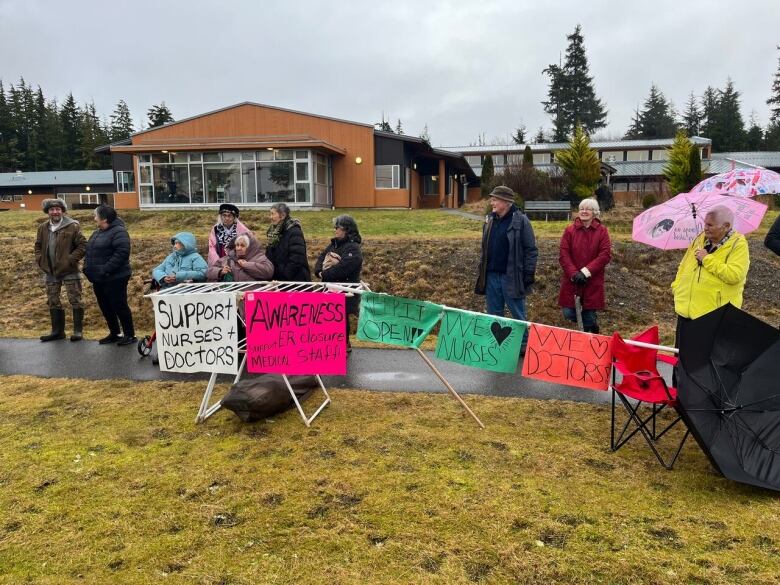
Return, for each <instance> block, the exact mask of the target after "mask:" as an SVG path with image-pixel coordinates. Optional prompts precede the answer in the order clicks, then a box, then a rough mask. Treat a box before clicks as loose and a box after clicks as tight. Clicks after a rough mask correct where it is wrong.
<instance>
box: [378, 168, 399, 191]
mask: <svg viewBox="0 0 780 585" xmlns="http://www.w3.org/2000/svg"><path fill="white" fill-rule="evenodd" d="M375 172H376V188H377V189H399V188H400V186H401V167H400V165H376V171H375Z"/></svg>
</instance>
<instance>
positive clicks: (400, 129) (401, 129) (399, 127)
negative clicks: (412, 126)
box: [395, 118, 404, 136]
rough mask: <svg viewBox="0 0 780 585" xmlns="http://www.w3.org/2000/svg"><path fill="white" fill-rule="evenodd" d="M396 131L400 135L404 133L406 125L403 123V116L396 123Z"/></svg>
mask: <svg viewBox="0 0 780 585" xmlns="http://www.w3.org/2000/svg"><path fill="white" fill-rule="evenodd" d="M395 133H396V134H398V135H399V136H400V135H401V134H403V133H404V127H403V125H401V118H398V122H396V123H395Z"/></svg>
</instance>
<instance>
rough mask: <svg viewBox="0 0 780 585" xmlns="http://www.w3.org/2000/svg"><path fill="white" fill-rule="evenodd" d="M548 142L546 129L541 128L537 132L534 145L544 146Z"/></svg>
mask: <svg viewBox="0 0 780 585" xmlns="http://www.w3.org/2000/svg"><path fill="white" fill-rule="evenodd" d="M545 142H547V139H546V138H545V136H544V128H542V127H541V126H539V130H537V131H536V136H534V144H544V143H545Z"/></svg>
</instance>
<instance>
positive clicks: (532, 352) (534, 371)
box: [523, 323, 612, 390]
mask: <svg viewBox="0 0 780 585" xmlns="http://www.w3.org/2000/svg"><path fill="white" fill-rule="evenodd" d="M611 346H612V338H610V337H606V336H604V335H593V334H590V333H583V332H582V331H572V330H570V329H560V328H557V327H547V326H546V325H539V324H537V323H533V324H531V326H530V328H529V330H528V347H527V348H526V353H525V359H524V360H523V376H526V377H528V378H535V379H537V380H544V381H546V382H553V383H555V384H566V385H568V386H576V387H578V388H590V389H591V390H606V389H607V388H608V387H609V376H610V371H611V367H612V347H611Z"/></svg>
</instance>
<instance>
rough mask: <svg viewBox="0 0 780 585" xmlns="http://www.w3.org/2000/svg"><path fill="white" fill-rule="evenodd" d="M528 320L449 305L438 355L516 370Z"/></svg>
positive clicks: (495, 369)
mask: <svg viewBox="0 0 780 585" xmlns="http://www.w3.org/2000/svg"><path fill="white" fill-rule="evenodd" d="M524 333H525V323H520V322H518V321H512V320H511V319H503V318H501V317H495V316H493V315H482V314H478V313H470V312H466V311H459V310H458V309H445V311H444V316H443V317H442V321H441V327H439V340H438V342H437V343H436V357H437V358H439V359H440V360H446V361H449V362H456V363H459V364H463V365H464V366H471V367H473V368H481V369H483V370H491V371H493V372H504V373H506V374H514V373H515V370H516V369H517V361H518V359H519V357H520V345H521V343H522V341H523V334H524Z"/></svg>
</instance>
